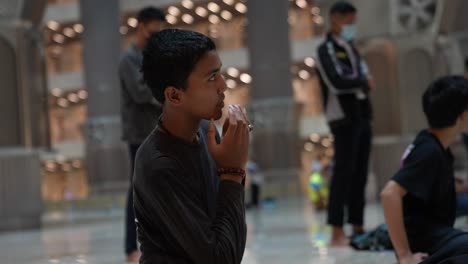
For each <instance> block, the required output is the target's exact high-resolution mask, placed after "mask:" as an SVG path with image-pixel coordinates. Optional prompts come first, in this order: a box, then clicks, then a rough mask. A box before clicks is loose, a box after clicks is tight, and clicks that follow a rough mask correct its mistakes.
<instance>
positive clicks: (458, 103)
mask: <svg viewBox="0 0 468 264" xmlns="http://www.w3.org/2000/svg"><path fill="white" fill-rule="evenodd" d="M423 109H424V113H425V114H426V118H427V121H428V122H429V126H430V127H431V128H448V127H451V126H453V125H455V123H456V121H457V118H458V117H459V116H460V115H461V114H462V113H463V112H464V111H466V110H468V80H467V79H465V78H464V77H462V76H446V77H442V78H439V79H437V80H435V81H434V82H433V83H432V84H430V85H429V88H428V89H427V90H426V92H425V93H424V95H423Z"/></svg>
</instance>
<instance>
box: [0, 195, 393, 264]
mask: <svg viewBox="0 0 468 264" xmlns="http://www.w3.org/2000/svg"><path fill="white" fill-rule="evenodd" d="M97 214H99V212H98V213H97ZM103 214H107V219H111V220H103V219H101V220H99V221H89V220H88V221H87V223H82V224H67V225H65V226H61V227H48V228H44V229H42V230H36V231H26V232H13V233H3V234H0V263H2V264H10V263H15V264H17V263H19V264H46V263H48V264H49V263H64V264H71V263H79V264H81V263H96V264H110V263H113V264H120V263H125V261H124V257H123V254H122V248H123V246H122V245H123V242H122V241H123V231H122V228H123V215H122V213H117V214H115V213H114V214H112V216H111V217H110V218H109V217H108V213H103ZM59 217H60V216H59ZM63 217H68V218H69V217H70V215H63ZM247 218H248V219H247V220H248V227H249V233H248V242H247V249H246V252H245V256H244V261H243V263H244V264H260V263H262V264H263V263H265V264H280V263H281V264H283V263H285V264H295V263H297V264H309V263H315V264H325V263H326V264H332V263H336V264H341V263H346V264H348V263H356V264H367V263H369V264H371V263H379V264H386V263H395V260H394V257H393V253H391V252H384V253H370V252H355V251H353V250H351V249H330V248H327V247H326V246H325V245H326V243H327V240H328V239H329V230H328V229H327V228H326V227H324V224H323V223H324V221H325V215H324V214H323V213H315V212H314V211H313V210H312V209H311V207H310V206H308V205H307V204H306V203H303V202H302V201H301V200H299V199H286V200H284V201H281V202H279V203H278V204H276V206H273V207H268V208H264V209H262V210H257V211H248V214H247ZM382 219H383V216H382V212H381V209H380V207H379V206H377V205H371V206H369V207H368V210H367V213H366V220H367V223H368V227H374V226H375V225H377V224H379V223H381V222H382ZM78 220H79V219H78Z"/></svg>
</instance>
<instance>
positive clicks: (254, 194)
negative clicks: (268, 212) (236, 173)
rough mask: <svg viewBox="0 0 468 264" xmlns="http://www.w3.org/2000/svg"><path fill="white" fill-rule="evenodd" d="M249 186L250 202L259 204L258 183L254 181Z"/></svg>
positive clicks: (254, 204) (255, 204)
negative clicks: (250, 191) (250, 192)
mask: <svg viewBox="0 0 468 264" xmlns="http://www.w3.org/2000/svg"><path fill="white" fill-rule="evenodd" d="M250 188H251V189H252V197H251V203H252V205H253V206H259V205H260V185H259V184H256V183H252V185H251V186H250Z"/></svg>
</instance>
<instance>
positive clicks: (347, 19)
mask: <svg viewBox="0 0 468 264" xmlns="http://www.w3.org/2000/svg"><path fill="white" fill-rule="evenodd" d="M356 19H357V15H356V13H348V14H334V15H332V17H331V26H332V30H333V31H334V32H335V33H337V34H340V33H341V31H342V30H343V27H344V26H346V25H354V24H355V23H356Z"/></svg>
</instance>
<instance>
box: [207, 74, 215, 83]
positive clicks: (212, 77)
mask: <svg viewBox="0 0 468 264" xmlns="http://www.w3.org/2000/svg"><path fill="white" fill-rule="evenodd" d="M216 75H217V74H213V75H211V77H210V78H209V79H208V81H214V80H215V79H216Z"/></svg>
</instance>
